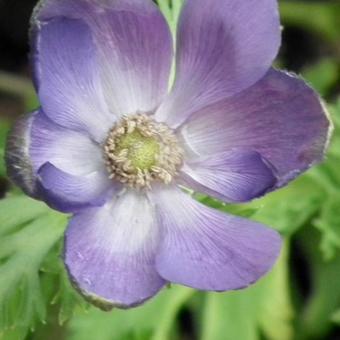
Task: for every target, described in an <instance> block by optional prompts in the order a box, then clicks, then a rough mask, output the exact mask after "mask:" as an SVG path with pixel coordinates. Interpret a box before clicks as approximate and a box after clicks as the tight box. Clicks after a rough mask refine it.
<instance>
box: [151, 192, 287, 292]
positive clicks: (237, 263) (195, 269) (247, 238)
mask: <svg viewBox="0 0 340 340" xmlns="http://www.w3.org/2000/svg"><path fill="white" fill-rule="evenodd" d="M155 202H157V208H158V212H159V218H160V222H161V223H162V226H163V229H164V235H163V239H162V242H161V244H160V247H159V252H158V254H157V258H156V266H157V270H158V272H159V273H160V275H161V276H162V277H163V278H164V279H166V280H169V281H171V282H175V283H179V284H183V285H186V286H189V287H193V288H196V289H202V290H213V291H225V290H232V289H240V288H244V287H247V286H248V285H250V284H252V283H254V282H255V281H257V280H258V279H259V278H260V277H261V276H263V275H264V274H265V273H266V272H267V271H268V270H269V269H270V268H271V267H272V266H273V264H274V262H275V260H276V258H277V257H278V255H279V252H280V247H281V239H280V236H279V234H278V233H277V232H276V231H274V230H271V229H267V228H265V227H264V226H262V225H260V224H258V223H255V222H252V221H248V220H245V219H242V218H239V217H235V216H229V215H226V214H223V213H221V212H219V211H217V210H214V209H211V208H208V207H206V206H204V205H202V204H200V203H198V202H196V201H194V200H193V199H192V198H190V197H189V196H188V195H186V194H185V193H183V192H181V191H180V190H179V189H174V188H172V189H168V190H162V191H160V192H158V194H157V195H156V196H155Z"/></svg>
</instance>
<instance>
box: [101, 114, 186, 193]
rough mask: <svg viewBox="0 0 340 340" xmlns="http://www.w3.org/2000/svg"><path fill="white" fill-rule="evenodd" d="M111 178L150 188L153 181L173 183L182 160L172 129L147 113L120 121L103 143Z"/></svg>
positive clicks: (136, 186)
mask: <svg viewBox="0 0 340 340" xmlns="http://www.w3.org/2000/svg"><path fill="white" fill-rule="evenodd" d="M104 157H105V161H106V168H107V170H108V173H109V177H110V178H112V179H114V180H117V181H119V182H121V183H123V184H126V185H127V186H128V187H131V188H134V189H144V188H147V189H150V188H151V185H152V183H153V182H154V181H158V182H163V183H165V184H169V183H171V181H172V180H173V178H174V177H175V176H176V175H177V172H178V169H179V167H180V166H181V165H182V161H183V150H182V149H181V147H180V146H179V143H178V140H177V137H176V135H175V133H174V131H173V130H171V129H170V128H169V127H168V126H166V125H165V124H162V123H158V122H156V121H154V120H153V119H152V118H150V117H149V116H147V115H145V114H136V115H131V116H127V117H123V119H122V120H121V121H120V122H118V123H117V124H116V125H115V126H114V127H113V128H112V129H111V130H110V132H109V135H108V137H107V139H106V142H105V144H104Z"/></svg>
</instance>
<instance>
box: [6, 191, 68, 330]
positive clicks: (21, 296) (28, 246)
mask: <svg viewBox="0 0 340 340" xmlns="http://www.w3.org/2000/svg"><path fill="white" fill-rule="evenodd" d="M18 211H19V212H20V213H18ZM0 225H1V229H0V231H1V234H0V277H1V280H0V296H1V300H0V334H1V333H3V332H8V331H10V330H13V329H17V330H18V332H24V331H25V330H26V331H27V330H28V329H30V328H34V327H35V324H36V323H37V321H40V322H43V321H44V320H45V317H46V301H45V299H44V296H43V294H42V290H41V284H40V275H41V271H40V269H41V266H42V264H43V262H44V260H45V258H46V256H47V255H48V253H49V251H50V250H51V249H53V247H54V246H55V244H56V243H57V242H58V241H59V240H60V238H61V236H62V234H63V232H64V228H65V225H66V217H65V216H63V215H61V214H59V213H55V212H53V211H51V210H50V209H48V208H47V207H46V206H45V205H43V204H42V203H39V202H36V201H33V200H31V199H29V198H26V197H23V196H18V197H15V196H14V197H10V198H8V199H4V200H2V201H0Z"/></svg>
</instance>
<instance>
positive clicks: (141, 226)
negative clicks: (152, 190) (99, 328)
mask: <svg viewBox="0 0 340 340" xmlns="http://www.w3.org/2000/svg"><path fill="white" fill-rule="evenodd" d="M157 244H158V229H157V225H156V224H155V219H154V212H153V208H152V207H151V205H150V204H149V202H148V200H147V199H146V197H145V196H144V195H142V194H138V193H134V192H132V191H131V192H126V193H125V194H123V195H120V196H118V197H116V198H115V199H114V200H113V201H111V202H108V203H107V204H106V205H105V206H103V207H101V208H93V209H89V210H87V211H84V212H81V213H79V214H76V215H75V216H74V217H73V218H72V220H71V222H70V225H69V227H68V230H67V232H66V239H65V264H66V267H67V269H68V272H69V275H70V277H71V280H72V281H73V282H74V284H75V286H76V287H77V288H78V290H79V291H80V292H81V293H82V294H83V295H84V296H85V297H86V298H87V299H89V300H90V301H91V302H92V303H94V304H97V305H99V307H101V308H104V309H110V308H112V307H120V308H128V307H133V306H136V305H138V304H141V303H143V302H144V301H145V300H147V299H149V298H151V297H152V296H153V295H155V294H156V293H157V292H158V291H159V290H160V289H161V288H162V287H163V285H164V284H165V281H164V280H163V279H162V278H161V277H160V276H159V275H158V273H157V272H156V270H155V267H154V252H155V248H156V246H157Z"/></svg>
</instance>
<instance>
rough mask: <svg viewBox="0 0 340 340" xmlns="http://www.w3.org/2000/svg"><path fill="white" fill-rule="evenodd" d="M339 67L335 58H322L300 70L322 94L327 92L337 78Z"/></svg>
mask: <svg viewBox="0 0 340 340" xmlns="http://www.w3.org/2000/svg"><path fill="white" fill-rule="evenodd" d="M338 73H339V68H338V64H337V61H336V60H335V59H322V60H321V61H320V62H318V63H317V64H316V65H313V66H308V67H307V68H305V69H304V70H303V71H302V74H303V77H304V79H305V80H307V81H308V82H309V83H311V84H312V86H313V87H314V88H315V90H316V91H317V92H318V93H319V94H320V95H322V96H325V95H327V94H328V93H329V91H330V90H331V89H332V87H333V86H334V85H335V84H336V82H337V80H338V77H339V75H338Z"/></svg>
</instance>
